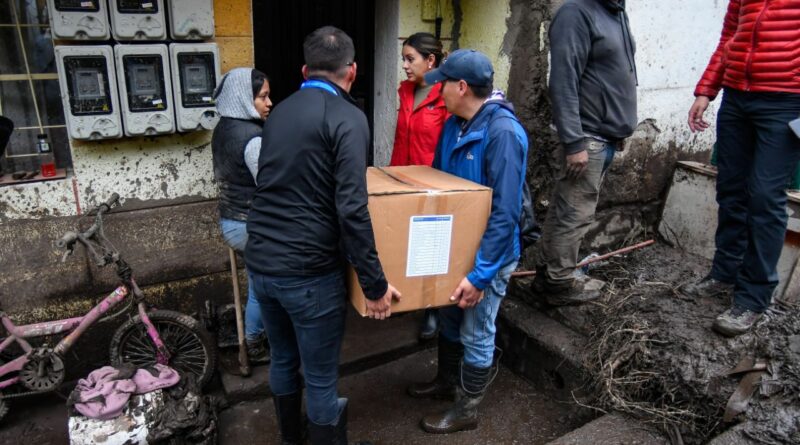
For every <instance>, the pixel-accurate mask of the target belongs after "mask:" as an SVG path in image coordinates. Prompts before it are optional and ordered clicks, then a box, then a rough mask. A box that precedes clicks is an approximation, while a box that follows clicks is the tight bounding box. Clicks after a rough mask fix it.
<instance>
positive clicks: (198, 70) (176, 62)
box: [169, 43, 219, 131]
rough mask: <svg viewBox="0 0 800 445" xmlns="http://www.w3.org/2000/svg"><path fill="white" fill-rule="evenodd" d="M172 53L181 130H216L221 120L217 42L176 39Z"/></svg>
mask: <svg viewBox="0 0 800 445" xmlns="http://www.w3.org/2000/svg"><path fill="white" fill-rule="evenodd" d="M169 55H170V64H171V67H172V90H173V91H174V92H175V116H176V118H177V125H178V131H194V130H199V129H206V130H212V129H213V128H214V126H216V123H217V121H218V120H219V116H218V115H217V110H216V108H215V106H214V99H213V96H214V89H215V88H216V87H217V81H218V80H219V52H218V50H217V45H216V44H215V43H173V44H171V45H170V46H169Z"/></svg>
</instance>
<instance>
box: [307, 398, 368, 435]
mask: <svg viewBox="0 0 800 445" xmlns="http://www.w3.org/2000/svg"><path fill="white" fill-rule="evenodd" d="M308 439H309V440H310V441H311V445H372V442H367V441H358V442H352V443H351V442H348V441H347V404H345V405H344V408H342V412H341V413H339V421H338V422H337V423H336V424H335V425H317V424H316V423H314V422H308Z"/></svg>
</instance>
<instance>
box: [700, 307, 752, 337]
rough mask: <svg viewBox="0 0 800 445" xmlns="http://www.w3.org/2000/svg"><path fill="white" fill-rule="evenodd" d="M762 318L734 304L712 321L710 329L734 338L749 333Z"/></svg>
mask: <svg viewBox="0 0 800 445" xmlns="http://www.w3.org/2000/svg"><path fill="white" fill-rule="evenodd" d="M762 316H763V315H762V314H759V313H758V312H753V311H750V310H747V309H745V308H743V307H741V306H737V305H735V304H734V305H733V306H731V308H730V309H728V310H727V311H725V312H723V313H721V314H720V315H719V316H718V317H717V319H716V320H714V324H713V325H712V326H711V328H712V329H714V330H715V331H717V332H718V333H720V334H722V335H724V336H726V337H736V336H737V335H741V334H744V333H745V332H747V331H749V330H750V328H752V327H753V325H754V324H756V322H757V321H758V320H760V319H761V317H762Z"/></svg>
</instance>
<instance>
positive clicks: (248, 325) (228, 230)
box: [219, 218, 264, 341]
mask: <svg viewBox="0 0 800 445" xmlns="http://www.w3.org/2000/svg"><path fill="white" fill-rule="evenodd" d="M219 228H220V231H222V239H223V240H225V244H227V245H228V246H230V247H231V248H232V249H233V250H235V251H236V252H238V253H240V254H242V255H244V247H245V246H246V245H247V222H245V221H237V220H235V219H225V218H220V220H219ZM244 333H245V337H246V338H247V339H248V340H250V341H253V340H258V339H259V338H260V337H262V336H263V335H264V322H263V321H262V320H261V308H260V307H258V301H256V299H255V298H254V297H253V286H252V282H251V281H250V280H249V279H248V280H247V305H246V306H245V310H244Z"/></svg>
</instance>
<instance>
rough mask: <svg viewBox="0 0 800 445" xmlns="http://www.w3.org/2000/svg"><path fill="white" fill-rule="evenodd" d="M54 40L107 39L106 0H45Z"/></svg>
mask: <svg viewBox="0 0 800 445" xmlns="http://www.w3.org/2000/svg"><path fill="white" fill-rule="evenodd" d="M47 9H48V11H49V12H50V29H52V30H53V31H52V32H53V38H54V39H56V40H59V39H61V40H108V39H109V38H110V37H111V31H110V29H109V26H108V11H107V10H106V0H47Z"/></svg>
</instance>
